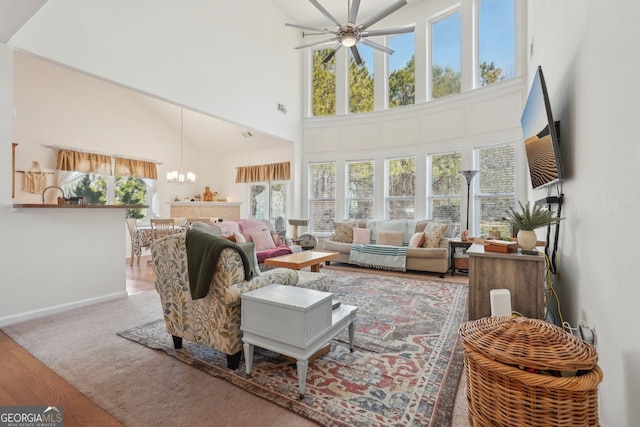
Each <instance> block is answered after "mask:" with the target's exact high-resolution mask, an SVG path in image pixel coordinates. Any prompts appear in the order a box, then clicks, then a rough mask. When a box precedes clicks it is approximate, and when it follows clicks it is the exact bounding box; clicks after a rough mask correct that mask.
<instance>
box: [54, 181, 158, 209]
mask: <svg viewBox="0 0 640 427" xmlns="http://www.w3.org/2000/svg"><path fill="white" fill-rule="evenodd" d="M112 180H114V177H111V176H106V175H98V174H93V173H85V174H79V178H78V179H76V180H75V181H72V182H71V183H69V184H67V185H65V186H64V192H65V194H68V195H69V196H75V197H84V198H85V200H86V203H87V204H90V205H105V204H107V203H108V200H113V201H114V204H116V205H138V204H142V205H145V204H149V203H148V202H147V184H146V183H145V182H144V180H143V179H141V178H133V177H115V180H114V181H112ZM109 182H114V183H115V185H114V186H113V192H112V193H111V196H109V193H110V188H111V187H112V186H111V185H109ZM125 216H126V217H127V218H136V219H144V218H146V208H144V209H143V208H134V209H127V212H126V215H125Z"/></svg>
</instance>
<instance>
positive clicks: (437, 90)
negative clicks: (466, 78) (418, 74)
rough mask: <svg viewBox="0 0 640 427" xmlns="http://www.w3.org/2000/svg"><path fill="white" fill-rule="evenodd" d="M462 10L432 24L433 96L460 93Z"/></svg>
mask: <svg viewBox="0 0 640 427" xmlns="http://www.w3.org/2000/svg"><path fill="white" fill-rule="evenodd" d="M461 40H462V38H461V27H460V12H455V13H452V14H451V15H448V16H447V17H445V18H442V19H440V20H438V21H435V22H433V24H432V25H431V77H432V83H431V97H432V98H434V99H435V98H440V97H441V96H446V95H451V94H453V93H460V72H461V66H460V61H461V55H462V53H461V52H462V43H461Z"/></svg>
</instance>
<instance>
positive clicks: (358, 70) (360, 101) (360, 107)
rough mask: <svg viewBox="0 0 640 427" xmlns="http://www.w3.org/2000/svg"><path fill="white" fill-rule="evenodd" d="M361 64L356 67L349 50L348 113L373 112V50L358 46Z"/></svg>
mask: <svg viewBox="0 0 640 427" xmlns="http://www.w3.org/2000/svg"><path fill="white" fill-rule="evenodd" d="M358 52H359V54H360V57H361V58H362V63H361V64H360V65H358V64H357V63H356V60H355V59H354V58H353V54H352V53H351V50H349V111H350V112H352V113H363V112H366V111H373V49H372V48H370V47H369V46H365V45H358Z"/></svg>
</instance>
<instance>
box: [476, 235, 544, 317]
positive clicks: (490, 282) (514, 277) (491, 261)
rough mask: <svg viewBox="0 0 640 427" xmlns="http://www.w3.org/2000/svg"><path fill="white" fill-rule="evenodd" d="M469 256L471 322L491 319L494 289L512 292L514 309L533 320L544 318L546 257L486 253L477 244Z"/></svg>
mask: <svg viewBox="0 0 640 427" xmlns="http://www.w3.org/2000/svg"><path fill="white" fill-rule="evenodd" d="M467 255H469V320H477V319H480V318H482V317H488V316H491V298H490V295H489V292H490V291H491V289H509V292H511V310H512V311H517V312H519V313H521V314H522V315H524V316H526V317H531V318H534V319H544V318H545V307H544V292H545V277H544V267H545V260H544V256H543V255H522V254H520V253H511V254H505V253H497V252H485V250H484V246H483V245H481V244H478V243H474V244H473V245H471V247H469V249H467Z"/></svg>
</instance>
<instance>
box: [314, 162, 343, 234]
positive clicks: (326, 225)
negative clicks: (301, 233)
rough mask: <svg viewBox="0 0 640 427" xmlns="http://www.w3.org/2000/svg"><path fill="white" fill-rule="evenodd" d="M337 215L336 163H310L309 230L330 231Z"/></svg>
mask: <svg viewBox="0 0 640 427" xmlns="http://www.w3.org/2000/svg"><path fill="white" fill-rule="evenodd" d="M335 217H336V163H335V162H327V163H311V164H309V218H310V226H309V230H311V231H312V232H320V233H322V232H330V231H331V230H333V221H334V220H335Z"/></svg>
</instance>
